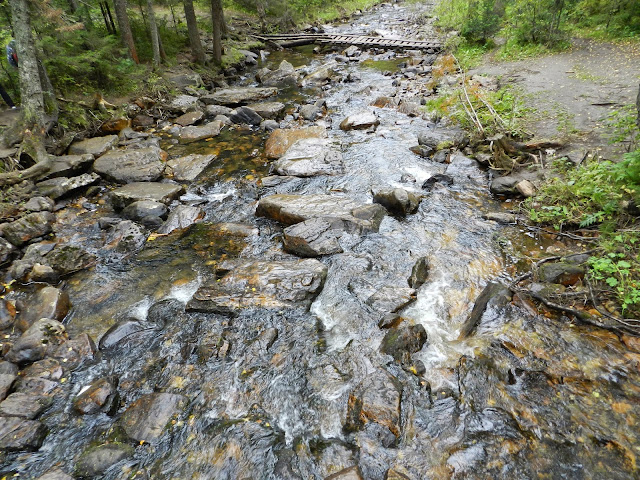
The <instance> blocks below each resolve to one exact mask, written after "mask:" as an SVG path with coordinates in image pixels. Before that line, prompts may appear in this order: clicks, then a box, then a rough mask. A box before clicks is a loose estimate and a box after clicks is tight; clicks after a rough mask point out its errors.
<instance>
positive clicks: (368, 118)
mask: <svg viewBox="0 0 640 480" xmlns="http://www.w3.org/2000/svg"><path fill="white" fill-rule="evenodd" d="M378 125H380V120H379V119H378V117H376V115H375V114H374V113H371V112H362V113H357V114H355V115H349V116H348V117H347V118H345V119H344V120H342V122H340V129H341V130H366V129H367V128H370V127H377V126H378Z"/></svg>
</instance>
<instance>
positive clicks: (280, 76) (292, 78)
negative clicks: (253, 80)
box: [258, 60, 300, 87]
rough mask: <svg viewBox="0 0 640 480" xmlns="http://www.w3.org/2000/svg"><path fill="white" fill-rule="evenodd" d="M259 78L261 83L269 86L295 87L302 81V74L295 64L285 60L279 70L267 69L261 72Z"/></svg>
mask: <svg viewBox="0 0 640 480" xmlns="http://www.w3.org/2000/svg"><path fill="white" fill-rule="evenodd" d="M258 78H259V80H260V83H262V84H263V85H265V86H268V87H285V86H293V87H295V86H297V85H298V82H299V81H300V74H299V73H298V72H297V71H296V69H295V68H294V66H293V65H291V64H290V63H289V62H287V61H286V60H283V61H282V62H280V66H279V67H278V69H277V70H273V71H270V70H267V69H265V71H262V72H260V73H259V75H258Z"/></svg>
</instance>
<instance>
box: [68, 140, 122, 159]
mask: <svg viewBox="0 0 640 480" xmlns="http://www.w3.org/2000/svg"><path fill="white" fill-rule="evenodd" d="M116 145H118V136H117V135H107V136H106V137H94V138H87V139H86V140H81V141H79V142H74V143H72V144H71V146H70V147H69V155H93V156H94V157H99V156H100V155H102V154H104V153H105V152H107V151H109V150H111V149H112V148H115V147H116Z"/></svg>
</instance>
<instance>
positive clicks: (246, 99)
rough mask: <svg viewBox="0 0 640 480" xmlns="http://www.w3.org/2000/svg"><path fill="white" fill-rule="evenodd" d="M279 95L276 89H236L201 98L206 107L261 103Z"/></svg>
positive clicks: (224, 90)
mask: <svg viewBox="0 0 640 480" xmlns="http://www.w3.org/2000/svg"><path fill="white" fill-rule="evenodd" d="M276 93H278V89H277V88H275V87H265V88H255V87H234V88H226V89H223V90H218V91H217V92H214V93H211V94H209V95H204V96H202V97H200V100H201V101H202V102H204V103H205V104H206V105H212V104H214V105H234V106H235V105H246V104H248V103H254V102H259V101H260V100H264V99H265V98H269V97H271V96H273V95H275V94H276Z"/></svg>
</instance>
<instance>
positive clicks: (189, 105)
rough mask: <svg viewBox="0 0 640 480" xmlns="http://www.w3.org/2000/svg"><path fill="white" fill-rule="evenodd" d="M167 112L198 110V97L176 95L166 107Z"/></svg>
mask: <svg viewBox="0 0 640 480" xmlns="http://www.w3.org/2000/svg"><path fill="white" fill-rule="evenodd" d="M168 108H169V110H171V111H172V112H177V113H186V112H193V111H194V110H197V109H198V97H194V96H192V95H178V96H177V97H176V98H174V99H173V100H171V103H169V105H168Z"/></svg>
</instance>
